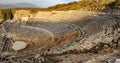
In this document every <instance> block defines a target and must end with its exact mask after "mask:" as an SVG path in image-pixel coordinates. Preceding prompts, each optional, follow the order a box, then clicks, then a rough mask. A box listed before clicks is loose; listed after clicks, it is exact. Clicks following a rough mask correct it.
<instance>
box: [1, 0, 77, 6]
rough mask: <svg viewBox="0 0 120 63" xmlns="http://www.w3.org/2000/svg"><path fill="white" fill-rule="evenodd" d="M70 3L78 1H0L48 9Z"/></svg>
mask: <svg viewBox="0 0 120 63" xmlns="http://www.w3.org/2000/svg"><path fill="white" fill-rule="evenodd" d="M72 1H79V0H16V1H15V0H1V1H0V3H2V4H16V3H23V2H24V3H25V2H26V3H32V4H34V5H36V6H39V7H49V6H54V5H57V4H62V3H69V2H72Z"/></svg>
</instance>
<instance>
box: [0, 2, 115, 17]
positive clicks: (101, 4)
mask: <svg viewBox="0 0 120 63" xmlns="http://www.w3.org/2000/svg"><path fill="white" fill-rule="evenodd" d="M114 1H115V0H101V2H98V3H96V2H93V1H89V2H88V0H87V1H80V2H70V3H67V4H58V5H56V6H51V7H48V8H12V10H13V12H15V11H17V10H22V9H24V10H30V11H31V13H37V12H38V11H52V10H57V11H61V10H64V11H67V10H79V9H85V8H86V9H87V8H96V7H101V8H102V7H105V6H106V5H107V4H109V3H111V2H114ZM0 12H1V9H0ZM0 16H1V15H0ZM0 18H1V17H0Z"/></svg>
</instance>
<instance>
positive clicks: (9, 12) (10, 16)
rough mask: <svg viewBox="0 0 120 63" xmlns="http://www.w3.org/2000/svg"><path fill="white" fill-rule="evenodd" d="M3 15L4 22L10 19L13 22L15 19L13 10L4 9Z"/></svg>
mask: <svg viewBox="0 0 120 63" xmlns="http://www.w3.org/2000/svg"><path fill="white" fill-rule="evenodd" d="M1 14H2V19H3V21H6V20H8V19H10V20H12V19H13V18H14V14H13V12H12V10H11V9H2V11H1Z"/></svg>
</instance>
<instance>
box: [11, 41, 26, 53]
mask: <svg viewBox="0 0 120 63" xmlns="http://www.w3.org/2000/svg"><path fill="white" fill-rule="evenodd" d="M26 47H27V43H25V42H24V41H15V43H13V46H12V48H13V49H14V50H15V51H19V50H22V49H24V48H26Z"/></svg>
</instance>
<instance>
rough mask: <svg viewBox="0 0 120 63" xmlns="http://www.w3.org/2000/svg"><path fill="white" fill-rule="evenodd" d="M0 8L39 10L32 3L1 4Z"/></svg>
mask: <svg viewBox="0 0 120 63" xmlns="http://www.w3.org/2000/svg"><path fill="white" fill-rule="evenodd" d="M0 8H39V6H36V5H34V4H32V3H26V2H23V3H16V4H1V3H0Z"/></svg>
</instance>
